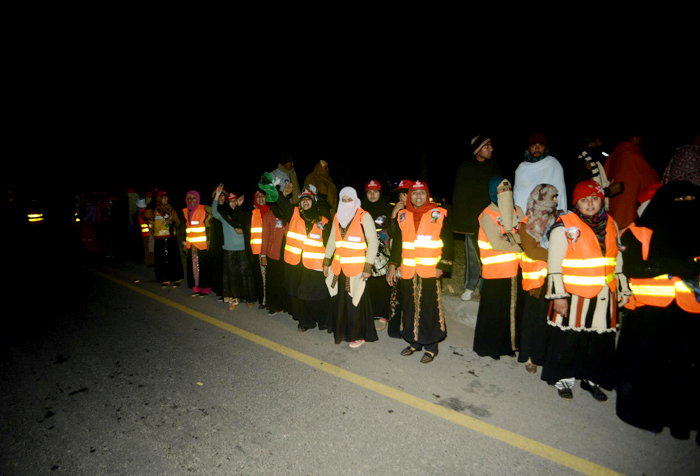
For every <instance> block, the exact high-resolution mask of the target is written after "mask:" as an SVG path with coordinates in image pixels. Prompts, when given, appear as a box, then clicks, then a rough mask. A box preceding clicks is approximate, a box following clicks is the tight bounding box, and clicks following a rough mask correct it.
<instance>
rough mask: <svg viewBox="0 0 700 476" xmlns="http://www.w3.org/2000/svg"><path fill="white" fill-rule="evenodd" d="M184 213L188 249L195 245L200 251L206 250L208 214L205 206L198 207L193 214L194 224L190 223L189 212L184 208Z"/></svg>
mask: <svg viewBox="0 0 700 476" xmlns="http://www.w3.org/2000/svg"><path fill="white" fill-rule="evenodd" d="M182 213H183V214H184V215H185V223H186V224H187V228H186V231H187V249H188V250H189V249H190V248H191V247H192V245H194V247H195V248H197V249H198V250H206V249H207V227H206V225H205V224H204V220H205V219H206V218H207V212H206V211H205V210H204V205H198V206H197V208H196V209H195V211H194V213H193V214H192V223H190V216H189V210H188V209H187V208H183V209H182Z"/></svg>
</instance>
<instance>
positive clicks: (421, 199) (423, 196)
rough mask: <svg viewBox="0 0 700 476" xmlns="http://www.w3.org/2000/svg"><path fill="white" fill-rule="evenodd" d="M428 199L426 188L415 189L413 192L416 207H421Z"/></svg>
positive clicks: (413, 202)
mask: <svg viewBox="0 0 700 476" xmlns="http://www.w3.org/2000/svg"><path fill="white" fill-rule="evenodd" d="M427 200H428V192H426V191H425V190H414V191H412V192H411V203H412V204H413V206H414V207H420V206H421V205H425V202H426V201H427Z"/></svg>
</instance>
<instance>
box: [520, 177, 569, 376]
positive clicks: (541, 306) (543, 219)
mask: <svg viewBox="0 0 700 476" xmlns="http://www.w3.org/2000/svg"><path fill="white" fill-rule="evenodd" d="M558 195H559V191H558V190H557V189H556V187H555V186H554V185H549V184H539V185H537V186H536V187H535V188H534V189H533V190H532V192H531V193H530V197H529V198H528V200H527V213H526V215H525V219H524V220H523V221H522V225H521V226H520V233H519V234H520V240H521V241H522V248H523V253H522V255H521V256H520V269H521V272H522V277H523V280H522V287H523V291H525V292H524V293H522V298H523V317H522V327H521V333H520V348H519V351H518V362H525V369H526V370H527V371H528V372H530V373H533V374H534V373H535V372H537V366H538V365H542V363H543V362H544V357H545V352H546V351H547V340H548V339H549V333H550V327H549V326H548V325H547V311H548V310H549V301H548V300H546V299H545V297H544V295H545V294H546V293H545V292H543V288H544V283H545V278H546V277H547V258H548V252H547V248H548V247H549V242H548V241H547V232H548V231H549V228H550V227H551V226H552V225H554V221H555V220H556V219H557V217H559V215H561V214H562V213H563V211H562V210H557V205H558V200H557V198H558Z"/></svg>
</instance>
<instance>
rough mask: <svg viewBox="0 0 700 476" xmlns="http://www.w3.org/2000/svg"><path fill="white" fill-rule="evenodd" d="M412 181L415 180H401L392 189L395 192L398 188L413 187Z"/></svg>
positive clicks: (406, 188)
mask: <svg viewBox="0 0 700 476" xmlns="http://www.w3.org/2000/svg"><path fill="white" fill-rule="evenodd" d="M412 183H413V182H412V181H411V180H402V181H400V182H399V184H398V185H397V186H396V188H395V189H394V190H392V192H395V191H397V190H408V189H409V188H411V184H412Z"/></svg>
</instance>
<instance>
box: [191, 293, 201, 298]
mask: <svg viewBox="0 0 700 476" xmlns="http://www.w3.org/2000/svg"><path fill="white" fill-rule="evenodd" d="M190 297H202V293H192V294H190Z"/></svg>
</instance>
